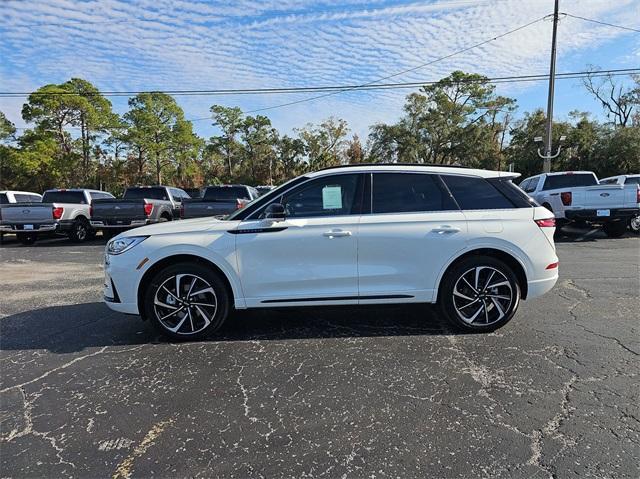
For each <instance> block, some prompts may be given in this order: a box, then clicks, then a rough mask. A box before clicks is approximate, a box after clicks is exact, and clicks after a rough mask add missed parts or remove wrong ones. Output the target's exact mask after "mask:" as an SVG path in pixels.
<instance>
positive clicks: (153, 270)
mask: <svg viewBox="0 0 640 479" xmlns="http://www.w3.org/2000/svg"><path fill="white" fill-rule="evenodd" d="M177 263H197V264H201V265H204V266H207V267H209V268H212V269H213V270H214V271H215V272H216V273H217V274H218V275H220V278H221V279H222V281H223V282H224V284H225V287H226V288H227V293H228V294H229V301H230V304H231V305H232V306H233V305H234V304H235V299H236V297H237V295H236V293H235V292H234V289H233V286H232V284H231V281H230V279H229V277H228V276H227V274H226V273H225V272H224V271H223V270H222V268H221V267H220V266H218V265H217V264H215V263H214V262H213V261H211V260H210V259H208V258H203V257H202V256H198V255H194V254H188V253H179V254H173V255H170V256H166V257H164V258H162V259H161V260H159V261H157V262H155V263H154V264H153V265H151V266H150V267H149V269H147V271H145V272H144V274H143V275H142V277H141V278H140V282H139V283H138V291H137V295H136V302H137V305H138V311H139V313H140V316H141V317H142V318H143V319H146V318H145V317H144V307H143V302H144V296H145V294H146V292H147V288H148V287H149V285H150V284H151V278H153V276H154V275H155V274H157V273H158V272H159V271H161V270H162V269H163V268H166V267H167V266H171V265H173V264H177Z"/></svg>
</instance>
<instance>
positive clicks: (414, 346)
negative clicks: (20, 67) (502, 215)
mask: <svg viewBox="0 0 640 479" xmlns="http://www.w3.org/2000/svg"><path fill="white" fill-rule="evenodd" d="M103 248H104V242H102V241H101V240H100V239H98V240H96V241H94V242H92V243H90V244H85V245H76V244H73V243H70V242H68V241H67V240H66V239H59V240H47V241H42V242H39V243H37V244H36V245H35V246H32V247H23V246H20V245H17V244H15V243H13V242H11V241H8V242H6V243H5V244H3V245H2V247H0V298H1V299H0V365H1V367H0V373H1V374H0V433H1V438H0V476H2V477H36V476H38V477H68V476H69V477H70V476H72V477H107V476H111V477H149V476H157V477H229V478H232V477H238V478H244V477H328V478H334V477H335V478H337V477H447V478H448V477H504V478H513V477H523V478H524V477H526V478H546V477H558V478H565V477H630V478H631V477H632V478H637V477H639V476H640V467H639V464H640V408H639V406H638V404H639V400H640V380H639V377H638V374H639V373H640V367H639V366H640V357H639V354H640V334H639V329H640V328H639V317H638V312H639V311H640V299H639V291H640V265H639V263H640V239H639V238H638V237H633V236H627V237H625V238H621V239H608V238H606V237H605V236H604V235H603V234H602V233H601V232H600V231H595V230H594V231H590V230H585V231H580V230H575V231H570V232H569V233H568V236H566V237H565V238H563V239H561V240H560V242H559V244H558V255H559V257H560V262H561V263H560V276H561V279H560V281H559V283H558V285H557V286H556V288H555V289H554V290H553V291H552V292H551V293H549V294H547V295H546V296H544V297H542V298H539V299H535V300H530V301H525V302H524V303H523V304H522V305H521V308H520V311H519V313H518V314H517V316H516V318H514V320H512V321H511V322H510V323H509V324H508V325H507V326H505V327H504V328H502V329H500V330H498V331H497V332H495V333H492V334H488V335H487V334H484V335H482V334H455V333H453V332H452V331H450V330H449V328H448V327H447V325H446V323H444V322H443V320H442V319H441V318H440V317H439V314H438V312H437V310H436V309H435V308H432V307H428V306H411V307H407V306H385V307H366V308H351V307H350V308H324V309H320V308H313V309H282V310H269V311H254V312H241V313H235V314H234V315H233V317H232V318H231V320H230V321H229V322H228V323H227V325H226V326H225V327H224V328H223V330H222V332H221V334H220V336H219V337H216V338H214V339H210V340H208V341H201V342H194V343H170V342H167V341H166V340H164V339H162V338H161V337H159V336H158V334H157V333H156V332H155V331H154V330H153V329H152V327H151V326H150V325H149V324H148V323H145V322H143V321H141V320H140V319H139V318H138V317H133V316H125V315H121V314H117V313H114V312H111V311H110V310H108V309H107V308H106V307H105V306H104V305H103V304H102V303H101V286H102V251H103Z"/></svg>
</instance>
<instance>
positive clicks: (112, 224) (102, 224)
mask: <svg viewBox="0 0 640 479" xmlns="http://www.w3.org/2000/svg"><path fill="white" fill-rule="evenodd" d="M155 222H156V221H154V220H149V219H146V220H91V226H92V227H93V228H95V229H97V230H102V229H120V230H121V229H127V228H136V227H138V226H145V225H150V224H152V223H155Z"/></svg>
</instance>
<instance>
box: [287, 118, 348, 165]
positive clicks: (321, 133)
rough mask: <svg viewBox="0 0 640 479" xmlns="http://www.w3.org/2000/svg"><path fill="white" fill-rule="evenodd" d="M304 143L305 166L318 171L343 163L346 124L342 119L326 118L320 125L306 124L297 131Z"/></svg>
mask: <svg viewBox="0 0 640 479" xmlns="http://www.w3.org/2000/svg"><path fill="white" fill-rule="evenodd" d="M297 132H298V136H299V138H300V140H302V142H303V143H304V146H305V153H306V154H307V166H308V168H309V169H310V170H318V169H321V168H327V167H329V166H336V165H340V164H342V163H343V160H344V159H345V157H344V146H345V144H346V137H347V134H348V133H349V127H348V126H347V122H346V121H345V120H342V119H337V118H333V117H331V118H328V119H326V120H325V121H323V122H322V123H320V125H318V126H314V125H312V124H308V125H306V126H305V127H303V128H300V129H299V130H297Z"/></svg>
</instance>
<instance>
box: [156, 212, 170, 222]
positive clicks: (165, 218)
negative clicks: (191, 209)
mask: <svg viewBox="0 0 640 479" xmlns="http://www.w3.org/2000/svg"><path fill="white" fill-rule="evenodd" d="M167 221H171V216H170V215H168V214H166V213H162V214H161V215H160V218H158V223H166V222H167Z"/></svg>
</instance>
